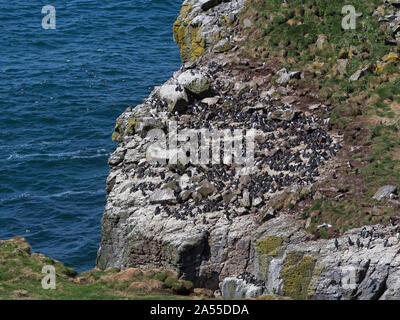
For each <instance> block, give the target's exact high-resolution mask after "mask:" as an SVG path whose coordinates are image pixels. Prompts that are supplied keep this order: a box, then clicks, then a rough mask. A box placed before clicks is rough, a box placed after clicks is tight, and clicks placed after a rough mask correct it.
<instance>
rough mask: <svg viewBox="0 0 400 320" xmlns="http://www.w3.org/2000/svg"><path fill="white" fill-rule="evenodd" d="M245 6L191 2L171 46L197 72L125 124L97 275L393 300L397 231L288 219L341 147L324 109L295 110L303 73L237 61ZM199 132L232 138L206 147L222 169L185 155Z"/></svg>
mask: <svg viewBox="0 0 400 320" xmlns="http://www.w3.org/2000/svg"><path fill="white" fill-rule="evenodd" d="M243 6H244V1H241V0H239V1H216V0H215V1H214V0H211V1H206V0H204V1H200V0H187V1H185V2H184V3H183V7H182V10H181V13H180V15H179V18H178V20H177V22H175V24H174V35H175V39H176V41H177V43H178V45H179V46H180V49H181V57H182V60H183V61H184V62H186V61H189V62H186V63H185V64H183V65H182V67H181V69H180V70H179V71H177V72H176V73H175V74H174V75H173V76H172V78H171V79H170V80H168V81H167V82H166V83H165V84H164V85H162V86H161V87H158V88H155V89H154V91H153V92H152V93H151V94H150V96H149V98H148V99H145V100H144V101H143V103H142V104H141V105H139V106H136V107H135V108H133V109H132V108H128V109H127V110H126V111H125V112H124V113H123V114H122V115H121V116H120V117H119V118H118V120H117V125H116V128H115V132H114V134H113V139H114V140H115V141H117V142H119V145H118V147H117V149H116V150H115V152H114V153H113V154H112V155H111V157H110V159H109V165H110V174H109V176H108V179H107V204H106V208H105V212H104V216H103V220H102V241H101V246H100V249H99V252H98V258H97V266H98V267H99V268H101V269H106V268H109V267H118V268H120V269H127V268H132V267H134V268H141V269H153V268H163V269H172V270H176V271H177V272H178V274H179V275H180V276H181V277H182V278H184V279H187V280H190V281H192V282H193V283H194V285H195V286H196V287H204V288H208V289H211V290H216V289H220V290H221V292H222V294H223V296H225V297H226V298H245V297H255V296H258V295H262V294H264V295H282V296H286V297H290V298H293V299H397V298H399V294H398V292H399V286H400V280H399V279H400V271H399V270H400V269H399V262H400V258H399V256H398V252H399V249H400V246H399V243H398V237H396V226H388V227H383V226H375V227H374V228H372V227H368V228H365V229H353V230H350V231H348V232H347V233H345V234H344V235H342V236H341V237H338V238H337V239H336V241H335V240H332V239H331V240H323V239H320V240H315V239H313V238H312V236H311V235H310V234H309V233H307V232H306V231H305V230H304V220H302V219H300V218H298V217H297V216H295V215H290V214H287V212H286V211H285V209H287V208H291V207H293V206H295V205H296V204H297V203H299V202H300V201H301V200H304V199H308V198H312V197H313V196H314V197H317V196H316V195H315V191H314V190H312V188H311V186H312V185H313V184H314V183H315V182H316V181H318V180H319V179H321V178H322V177H324V176H327V175H331V174H332V172H331V169H332V167H333V163H334V161H335V156H336V155H337V153H338V152H339V150H340V149H341V143H342V142H343V137H342V136H341V135H340V134H336V133H335V132H332V130H331V128H330V124H329V119H324V118H321V117H320V116H318V114H317V113H313V112H311V111H314V109H311V108H310V106H315V105H316V103H317V102H318V101H308V100H307V101H303V102H301V103H300V102H299V103H295V102H296V101H300V100H301V97H299V96H296V93H295V92H293V90H291V89H290V86H287V83H288V82H289V80H290V79H291V78H293V77H298V76H300V73H298V72H291V71H288V70H286V69H280V68H275V67H274V66H269V65H266V64H265V63H264V64H262V63H257V62H254V61H250V60H249V59H245V58H243V57H241V56H240V55H239V54H238V52H237V51H235V50H232V48H234V47H235V37H234V36H233V35H234V32H235V21H237V15H238V14H239V13H240V10H241V9H242V8H243ZM200 57H201V59H198V58H200ZM190 60H191V61H190ZM275 75H277V76H278V79H280V81H277V86H274V85H273V84H272V81H271V79H272V77H273V76H275ZM288 98H290V99H288ZM302 107H303V108H302ZM306 110H307V111H306ZM185 129H191V130H192V132H193V130H198V131H195V134H194V135H189V134H187V135H185V134H183V135H182V136H179V134H178V138H177V140H178V141H177V142H176V141H175V142H176V143H175V144H174V143H172V142H173V140H176V139H175V138H176V137H174V136H173V135H171V132H172V131H173V130H176V131H179V132H185ZM202 129H206V130H208V131H209V132H210V130H211V135H212V132H213V131H212V130H213V129H215V130H216V131H214V133H215V132H218V133H221V132H225V134H227V135H228V136H229V138H228V140H224V144H223V145H222V144H220V143H218V144H217V147H215V145H214V146H212V145H210V144H208V145H207V146H206V147H205V149H206V150H207V153H208V151H213V152H214V151H215V152H216V153H217V155H218V157H217V161H216V162H213V161H214V160H215V159H214V158H212V159H209V160H210V161H209V162H201V161H199V154H198V153H201V151H204V150H203V149H201V148H200V150H198V149H195V150H193V149H192V148H191V147H192V145H189V146H188V145H186V144H185V143H187V142H188V141H192V142H193V141H194V140H196V139H197V138H199V139H200V137H203V136H202V132H201V130H202ZM199 130H200V131H199ZM235 130H237V131H236V132H242V133H243V134H244V133H245V132H246V133H248V132H250V131H251V132H252V135H251V138H253V139H249V140H246V139H244V136H243V137H242V136H241V137H240V139H239V140H240V143H241V144H242V142H243V140H246V144H245V145H246V146H249V145H250V144H251V143H252V141H254V145H253V146H254V154H248V153H247V151H246V152H244V151H243V150H244V149H240V152H236V153H234V156H233V158H234V159H235V160H239V159H242V160H243V159H244V160H243V161H242V162H235V163H232V161H231V162H229V161H224V160H232V159H231V158H230V157H231V156H232V155H229V154H227V153H225V149H224V152H222V149H223V147H222V146H224V147H225V145H232V144H233V143H234V142H235V139H237V138H235V137H234V136H233V135H232V133H233V132H235ZM227 132H229V134H228V133H227ZM246 137H247V136H246ZM242 138H243V139H242ZM196 141H197V140H196ZM206 141H207V142H209V140H207V139H206ZM171 145H172V147H171ZM242 147H243V148H244V144H242ZM203 148H204V145H203ZM212 148H214V149H212ZM236 151H237V150H236ZM211 153H212V152H211ZM196 154H197V155H196ZM219 156H221V157H219ZM213 157H214V153H213ZM249 158H251V159H252V160H253V161H252V162H251V164H250V165H249V163H247V162H246V161H247V160H246V159H249ZM176 160H178V161H176ZM391 192H392V191H391ZM321 227H322V228H324V227H327V225H322V226H321ZM243 274H245V275H246V276H245V277H244V276H243ZM249 275H250V276H249Z"/></svg>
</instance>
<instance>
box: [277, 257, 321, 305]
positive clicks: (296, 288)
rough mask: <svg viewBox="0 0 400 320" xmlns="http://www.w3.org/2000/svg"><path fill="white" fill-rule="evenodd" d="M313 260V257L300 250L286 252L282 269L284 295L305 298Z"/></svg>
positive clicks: (313, 263)
mask: <svg viewBox="0 0 400 320" xmlns="http://www.w3.org/2000/svg"><path fill="white" fill-rule="evenodd" d="M315 262H316V261H315V259H314V258H312V257H310V256H307V255H304V254H303V253H301V252H289V253H288V254H287V256H286V259H285V262H284V265H283V270H282V280H283V289H282V290H283V291H282V294H283V295H284V296H288V297H291V298H293V299H299V300H305V299H306V298H307V293H308V286H309V284H310V281H311V278H312V275H313V271H314V267H315Z"/></svg>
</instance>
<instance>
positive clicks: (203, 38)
mask: <svg viewBox="0 0 400 320" xmlns="http://www.w3.org/2000/svg"><path fill="white" fill-rule="evenodd" d="M244 3H245V0H237V1H229V0H186V1H184V2H183V5H182V10H181V12H180V14H179V17H178V19H177V20H176V22H175V23H174V27H173V30H174V38H175V41H176V42H177V44H178V46H179V48H180V52H181V58H182V61H183V62H187V61H191V60H196V59H197V58H200V57H201V56H203V55H204V54H205V53H207V52H210V51H212V50H214V49H215V51H216V52H225V51H229V50H230V49H231V48H232V47H233V44H232V43H231V42H230V38H231V36H232V34H233V29H234V27H235V25H236V23H237V22H238V21H237V15H238V13H239V12H240V10H241V9H243V7H244Z"/></svg>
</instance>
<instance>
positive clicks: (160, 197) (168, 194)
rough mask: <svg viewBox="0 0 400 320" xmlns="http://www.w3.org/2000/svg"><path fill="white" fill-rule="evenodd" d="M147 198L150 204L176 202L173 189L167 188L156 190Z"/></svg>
mask: <svg viewBox="0 0 400 320" xmlns="http://www.w3.org/2000/svg"><path fill="white" fill-rule="evenodd" d="M149 200H150V203H151V204H172V203H175V202H176V197H175V194H174V190H172V189H169V188H167V189H162V190H156V191H155V192H154V193H153V194H152V195H151V196H150V199H149Z"/></svg>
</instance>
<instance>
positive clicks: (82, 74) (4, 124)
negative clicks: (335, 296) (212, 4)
mask: <svg viewBox="0 0 400 320" xmlns="http://www.w3.org/2000/svg"><path fill="white" fill-rule="evenodd" d="M0 2H1V4H0V49H1V50H0V239H3V240H4V239H8V238H11V237H13V236H17V235H18V236H23V237H25V238H26V239H27V240H28V241H29V242H30V244H31V245H32V249H33V252H41V253H43V254H45V255H47V256H50V257H52V258H54V259H57V260H60V261H62V262H64V263H65V264H66V265H68V266H71V267H74V268H76V269H77V270H78V271H79V272H82V271H85V270H88V269H91V268H93V267H94V265H95V259H96V254H97V250H98V247H99V243H100V232H101V217H102V213H103V209H104V205H105V180H106V177H107V174H108V165H107V159H108V157H109V155H110V154H111V153H112V152H113V150H114V149H115V147H116V143H114V142H112V141H111V134H112V132H113V128H114V125H115V119H116V118H117V117H118V116H119V115H120V114H121V113H122V112H123V111H124V110H125V109H126V108H127V107H128V106H135V105H137V104H139V103H141V101H142V100H143V98H145V97H147V95H148V94H149V93H150V91H151V90H152V88H153V87H154V86H156V85H160V84H161V83H163V82H164V81H166V80H167V79H168V78H169V77H170V76H171V75H172V73H173V72H174V71H176V70H177V69H178V68H179V66H180V59H179V52H178V48H177V45H176V44H175V43H174V41H173V37H172V24H173V22H174V20H175V19H176V17H177V15H178V13H179V9H180V6H181V3H182V1H181V0H125V1H118V0H114V1H106V0H101V1H89V0H68V1H58V0H57V1H55V0H46V1H27V0H14V1H5V0H0ZM45 5H52V6H54V7H55V9H56V29H55V30H45V29H43V28H42V19H43V17H44V16H45V14H42V7H43V6H45Z"/></svg>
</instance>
